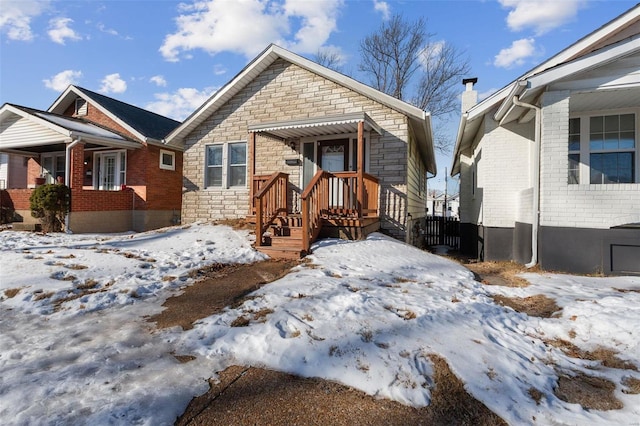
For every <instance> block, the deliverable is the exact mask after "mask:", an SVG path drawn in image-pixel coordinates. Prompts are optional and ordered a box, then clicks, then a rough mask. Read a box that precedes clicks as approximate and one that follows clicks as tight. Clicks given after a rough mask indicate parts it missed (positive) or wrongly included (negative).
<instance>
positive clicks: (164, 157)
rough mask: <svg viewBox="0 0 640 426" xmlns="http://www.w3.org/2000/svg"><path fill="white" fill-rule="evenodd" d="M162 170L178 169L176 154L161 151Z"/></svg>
mask: <svg viewBox="0 0 640 426" xmlns="http://www.w3.org/2000/svg"><path fill="white" fill-rule="evenodd" d="M160 168H161V169H163V170H175V169H176V153H175V152H173V151H167V150H164V149H161V150H160Z"/></svg>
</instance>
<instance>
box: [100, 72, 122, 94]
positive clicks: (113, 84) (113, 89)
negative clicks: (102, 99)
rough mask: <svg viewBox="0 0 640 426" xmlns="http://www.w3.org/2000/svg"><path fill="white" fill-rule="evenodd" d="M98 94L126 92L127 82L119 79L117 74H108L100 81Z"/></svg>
mask: <svg viewBox="0 0 640 426" xmlns="http://www.w3.org/2000/svg"><path fill="white" fill-rule="evenodd" d="M101 83H102V86H100V89H99V90H98V91H99V92H102V93H124V92H125V91H126V90H127V82H126V81H124V80H123V79H121V78H120V74H119V73H114V74H109V75H107V76H105V77H104V78H103V79H102V82H101Z"/></svg>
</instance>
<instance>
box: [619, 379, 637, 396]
mask: <svg viewBox="0 0 640 426" xmlns="http://www.w3.org/2000/svg"><path fill="white" fill-rule="evenodd" d="M622 384H623V385H624V386H625V387H626V389H622V392H624V393H626V394H630V395H638V394H640V379H636V378H635V377H625V378H624V379H622Z"/></svg>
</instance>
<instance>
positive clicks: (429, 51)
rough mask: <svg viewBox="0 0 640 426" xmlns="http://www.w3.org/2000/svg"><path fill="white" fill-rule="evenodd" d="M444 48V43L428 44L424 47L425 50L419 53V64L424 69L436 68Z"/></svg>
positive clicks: (440, 41)
mask: <svg viewBox="0 0 640 426" xmlns="http://www.w3.org/2000/svg"><path fill="white" fill-rule="evenodd" d="M444 47H445V41H444V40H439V41H434V42H430V43H429V44H427V46H425V48H424V49H423V50H422V52H420V63H421V64H422V66H423V67H424V68H427V69H428V68H431V67H432V66H436V65H437V64H436V62H435V61H437V60H438V59H439V58H440V54H441V53H442V49H444Z"/></svg>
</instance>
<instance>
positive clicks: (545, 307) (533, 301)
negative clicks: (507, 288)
mask: <svg viewBox="0 0 640 426" xmlns="http://www.w3.org/2000/svg"><path fill="white" fill-rule="evenodd" d="M491 297H492V298H493V300H495V301H496V303H498V304H500V305H502V306H508V307H510V308H512V309H513V310H514V311H517V312H522V313H525V314H527V315H529V316H531V317H540V318H551V317H552V316H557V315H559V312H560V311H561V310H562V308H560V307H559V306H558V305H557V304H556V301H555V300H553V299H551V298H550V297H547V296H545V295H543V294H537V295H535V296H529V297H507V296H501V295H499V294H496V295H493V296H491Z"/></svg>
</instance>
